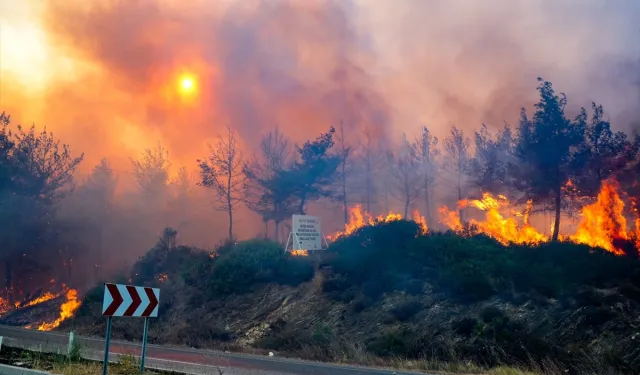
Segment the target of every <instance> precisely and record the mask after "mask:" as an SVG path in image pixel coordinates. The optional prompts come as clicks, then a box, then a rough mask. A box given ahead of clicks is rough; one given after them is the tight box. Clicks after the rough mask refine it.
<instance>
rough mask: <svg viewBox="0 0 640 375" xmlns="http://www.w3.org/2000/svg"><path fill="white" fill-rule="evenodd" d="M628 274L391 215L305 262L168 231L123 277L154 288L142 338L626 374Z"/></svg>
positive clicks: (609, 258)
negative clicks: (206, 244) (155, 300)
mask: <svg viewBox="0 0 640 375" xmlns="http://www.w3.org/2000/svg"><path fill="white" fill-rule="evenodd" d="M639 270H640V267H639V264H638V259H637V257H635V256H616V255H614V254H612V253H610V252H607V251H604V250H601V249H592V248H589V247H588V246H584V245H575V244H572V243H546V244H543V245H539V246H535V247H527V246H510V247H506V246H503V245H501V244H499V243H497V242H496V241H494V240H491V239H489V238H487V237H483V236H470V237H464V236H459V235H456V234H453V233H432V234H427V235H424V234H422V232H421V228H420V226H419V225H418V224H416V223H414V222H410V221H394V222H389V223H381V224H378V225H375V226H365V227H363V228H360V229H359V230H357V231H356V232H355V233H352V234H351V235H349V236H348V237H343V238H340V239H338V240H337V241H335V242H334V243H332V245H331V246H330V248H329V250H328V251H327V252H324V253H321V254H311V256H306V257H304V256H291V255H289V254H286V253H285V252H284V251H283V249H282V248H281V247H280V246H279V245H277V244H275V243H272V242H269V241H266V240H250V241H246V242H240V243H237V244H235V245H225V246H222V247H220V248H219V249H218V250H217V251H216V253H215V255H213V254H209V253H207V252H204V251H201V250H198V249H194V248H190V247H184V246H178V245H175V238H171V236H169V238H167V237H165V238H164V239H163V240H161V241H160V242H159V243H158V245H157V246H156V247H155V248H153V249H152V250H150V251H149V252H148V253H147V254H146V255H145V256H144V257H143V258H142V259H141V260H140V261H139V262H138V263H137V264H136V265H135V266H134V267H133V271H132V275H131V280H130V282H131V283H133V284H136V285H141V284H144V285H153V286H159V287H160V288H161V305H160V318H159V319H158V320H157V322H156V321H154V322H153V323H152V325H151V329H150V336H149V338H150V340H151V341H152V342H155V343H171V344H183V345H188V346H193V347H228V348H233V349H242V348H245V349H246V348H262V349H268V350H275V351H280V352H285V353H289V354H292V355H297V356H301V357H305V358H315V359H321V360H334V361H350V362H364V361H369V360H371V358H407V359H422V360H427V361H432V362H433V361H437V362H449V363H463V364H464V363H467V364H468V363H475V364H478V365H481V366H496V365H500V364H511V365H517V366H543V367H544V366H555V367H558V368H560V367H562V368H564V369H567V371H569V372H570V373H578V372H581V370H584V369H590V370H593V369H602V371H601V372H600V373H602V372H604V371H605V368H606V369H617V370H618V371H621V372H624V373H639V371H640V370H639V369H640V350H638V349H637V347H638V345H637V344H636V343H637V341H638V340H640V335H639V333H640V329H638V328H637V327H640V318H638V316H639V315H638V313H639V312H640V288H639V287H640V273H639V272H638V271H639ZM121 281H124V282H127V281H129V280H126V278H125V279H124V280H121ZM101 300H102V288H101V287H98V288H96V289H94V290H93V291H92V292H90V293H89V294H88V295H86V297H85V299H84V302H83V305H82V306H81V307H80V309H79V310H78V312H77V314H76V316H75V318H73V319H71V320H69V321H66V322H64V323H63V325H62V327H65V326H66V327H72V326H73V327H75V330H76V331H78V332H80V333H83V334H94V335H103V334H104V324H105V320H104V319H103V318H102V317H100V308H101ZM141 334H142V323H141V321H138V320H127V319H116V320H114V330H113V335H114V337H118V338H123V339H138V338H139V337H140V336H141ZM551 364H552V365H551Z"/></svg>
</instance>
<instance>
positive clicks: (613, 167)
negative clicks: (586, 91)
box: [573, 103, 633, 197]
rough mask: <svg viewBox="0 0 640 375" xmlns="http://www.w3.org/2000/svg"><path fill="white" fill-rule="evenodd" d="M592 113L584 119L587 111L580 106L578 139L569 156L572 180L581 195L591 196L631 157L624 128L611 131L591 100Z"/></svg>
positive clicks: (629, 145) (600, 110)
mask: <svg viewBox="0 0 640 375" xmlns="http://www.w3.org/2000/svg"><path fill="white" fill-rule="evenodd" d="M591 108H592V109H593V114H592V116H591V121H589V122H588V123H587V113H586V111H585V110H584V109H583V110H582V112H581V113H580V116H579V121H580V122H581V123H582V126H583V127H584V134H583V137H582V140H583V141H582V142H580V143H579V145H578V147H577V151H576V153H575V155H574V157H573V163H574V165H573V169H574V170H575V171H576V172H578V173H575V176H574V179H573V180H574V182H575V183H576V185H577V186H578V187H579V188H580V190H581V191H582V194H583V195H587V196H589V197H594V196H595V195H597V194H598V191H599V190H600V187H601V184H602V182H603V181H605V180H606V179H608V178H609V177H611V176H612V175H614V174H616V173H617V172H618V171H620V170H622V169H624V168H625V167H626V165H627V164H629V163H630V162H631V160H632V158H633V153H631V154H629V153H626V152H625V151H626V150H629V149H631V148H632V145H631V142H629V140H628V139H627V135H626V134H625V133H624V132H615V133H614V132H613V131H612V130H611V124H609V121H606V120H605V119H604V110H603V108H602V106H601V105H596V104H595V103H592V104H591Z"/></svg>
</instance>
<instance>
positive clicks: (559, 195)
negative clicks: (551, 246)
mask: <svg viewBox="0 0 640 375" xmlns="http://www.w3.org/2000/svg"><path fill="white" fill-rule="evenodd" d="M554 203H555V213H556V220H555V222H554V223H553V235H552V236H551V240H552V241H557V240H558V237H559V235H560V209H561V208H562V207H561V205H562V186H561V185H560V184H558V186H557V187H556V191H555V202H554Z"/></svg>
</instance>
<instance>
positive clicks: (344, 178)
mask: <svg viewBox="0 0 640 375" xmlns="http://www.w3.org/2000/svg"><path fill="white" fill-rule="evenodd" d="M346 172H347V168H346V160H345V161H343V162H342V211H343V213H344V225H347V223H348V222H349V208H348V207H347V175H346Z"/></svg>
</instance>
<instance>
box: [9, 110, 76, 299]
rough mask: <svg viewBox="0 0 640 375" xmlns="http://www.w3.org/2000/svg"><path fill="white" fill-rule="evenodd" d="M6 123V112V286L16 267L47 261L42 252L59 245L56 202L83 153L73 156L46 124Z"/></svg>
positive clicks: (34, 266)
mask: <svg viewBox="0 0 640 375" xmlns="http://www.w3.org/2000/svg"><path fill="white" fill-rule="evenodd" d="M10 123H11V119H10V117H9V116H8V115H6V114H5V113H2V114H0V222H2V223H3V225H2V226H0V243H2V252H0V261H2V262H3V263H4V266H5V273H4V274H5V287H6V288H7V290H11V289H12V287H13V273H14V269H15V268H16V267H17V268H18V272H19V274H20V273H22V271H21V270H23V269H24V270H26V269H27V268H31V269H35V270H39V271H41V272H42V271H43V270H44V268H48V267H51V263H48V262H43V261H42V259H51V256H52V255H51V254H46V253H45V252H46V251H53V250H54V249H59V248H60V246H61V244H60V242H59V241H60V236H59V230H58V229H59V228H58V226H57V223H56V204H57V203H59V202H60V200H61V199H62V198H64V197H66V196H67V195H68V194H70V193H71V192H72V191H73V187H74V184H73V173H74V172H75V170H76V168H77V166H78V165H79V164H80V163H81V162H82V159H83V155H80V156H78V157H74V156H72V155H71V151H70V149H69V147H68V146H67V145H63V144H60V142H59V141H57V140H55V138H54V137H53V134H52V133H50V132H47V131H46V129H45V130H43V131H42V132H36V130H35V126H32V127H31V128H30V129H29V130H28V131H25V130H24V129H23V128H22V127H21V126H17V131H16V132H15V133H12V132H11V131H10V129H9V127H10ZM18 255H19V256H18ZM9 297H10V298H12V297H11V296H9Z"/></svg>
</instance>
